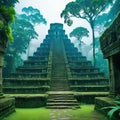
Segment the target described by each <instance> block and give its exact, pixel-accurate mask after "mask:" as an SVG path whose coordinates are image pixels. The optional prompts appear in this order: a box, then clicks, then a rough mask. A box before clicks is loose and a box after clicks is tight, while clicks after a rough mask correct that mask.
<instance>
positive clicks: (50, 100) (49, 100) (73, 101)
mask: <svg viewBox="0 0 120 120" xmlns="http://www.w3.org/2000/svg"><path fill="white" fill-rule="evenodd" d="M49 102H54V103H58V102H64V103H69V102H70V103H76V102H77V100H75V99H73V100H54V99H48V103H49Z"/></svg>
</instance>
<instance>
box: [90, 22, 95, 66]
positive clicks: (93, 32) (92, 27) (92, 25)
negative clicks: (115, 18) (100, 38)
mask: <svg viewBox="0 0 120 120" xmlns="http://www.w3.org/2000/svg"><path fill="white" fill-rule="evenodd" d="M90 24H91V29H92V39H93V65H94V66H95V65H96V59H95V31H94V24H93V22H91V23H90Z"/></svg>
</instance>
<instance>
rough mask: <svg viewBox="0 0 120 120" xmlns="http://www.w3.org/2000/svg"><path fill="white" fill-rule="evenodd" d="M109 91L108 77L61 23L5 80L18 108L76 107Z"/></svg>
mask: <svg viewBox="0 0 120 120" xmlns="http://www.w3.org/2000/svg"><path fill="white" fill-rule="evenodd" d="M108 90H109V81H108V78H105V76H104V73H103V72H101V71H100V70H99V68H97V67H94V66H93V65H92V63H91V61H88V60H87V58H86V57H85V56H83V55H82V54H81V52H79V51H78V49H77V48H76V47H74V44H73V43H72V42H71V41H70V39H69V38H68V36H67V35H66V34H65V30H64V29H63V25H62V24H60V23H54V24H51V25H50V29H49V30H48V35H46V37H45V39H44V40H43V43H41V44H40V47H39V48H37V50H36V52H34V54H33V56H29V57H28V59H27V60H26V61H24V64H23V65H22V66H19V67H18V68H16V71H15V72H14V73H11V76H10V78H4V79H3V92H4V93H5V94H6V95H7V96H9V97H10V98H11V97H14V98H15V105H16V107H40V106H44V105H46V107H47V108H58V109H59V108H74V107H79V104H78V103H79V102H80V103H83V102H85V103H94V98H95V97H97V96H107V95H108Z"/></svg>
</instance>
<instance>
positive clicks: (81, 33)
mask: <svg viewBox="0 0 120 120" xmlns="http://www.w3.org/2000/svg"><path fill="white" fill-rule="evenodd" d="M70 37H75V38H77V40H78V41H79V47H80V50H82V49H81V43H82V38H83V37H89V31H88V30H87V28H84V27H77V28H75V29H73V31H72V32H71V33H70Z"/></svg>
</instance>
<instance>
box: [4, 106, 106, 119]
mask: <svg viewBox="0 0 120 120" xmlns="http://www.w3.org/2000/svg"><path fill="white" fill-rule="evenodd" d="M51 115H52V116H51ZM67 115H69V116H71V117H68V116H67ZM52 117H54V118H52ZM60 118H63V119H64V118H69V119H68V120H107V119H106V118H105V117H104V116H103V115H102V114H100V113H98V112H96V111H94V105H81V108H80V109H69V110H65V109H62V110H61V109H60V110H58V109H53V110H50V109H45V108H33V109H19V108H17V109H16V112H15V113H13V114H11V115H9V116H8V117H6V118H5V119H4V120H60Z"/></svg>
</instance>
